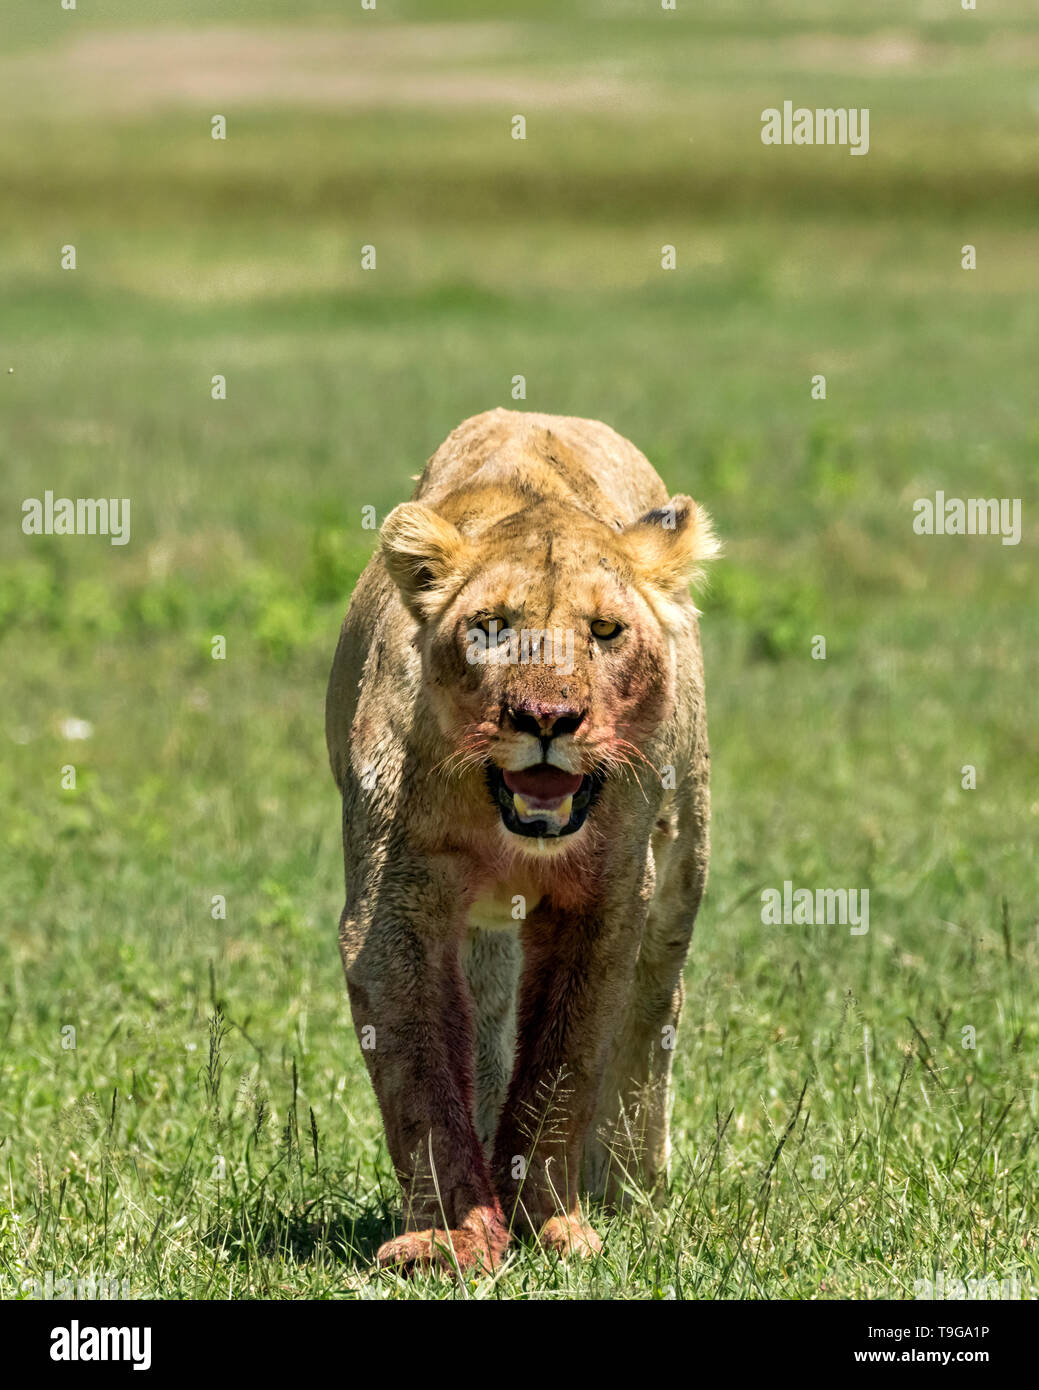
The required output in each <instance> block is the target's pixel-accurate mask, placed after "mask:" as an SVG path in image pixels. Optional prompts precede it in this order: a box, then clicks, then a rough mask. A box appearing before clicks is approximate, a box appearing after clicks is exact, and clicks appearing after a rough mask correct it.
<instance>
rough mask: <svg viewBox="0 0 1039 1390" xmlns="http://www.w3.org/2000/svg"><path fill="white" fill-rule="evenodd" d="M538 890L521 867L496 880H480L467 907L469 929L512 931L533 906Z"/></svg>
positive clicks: (539, 895) (534, 905) (537, 896)
mask: <svg viewBox="0 0 1039 1390" xmlns="http://www.w3.org/2000/svg"><path fill="white" fill-rule="evenodd" d="M541 897H542V893H541V890H540V888H538V887H537V886H536V884H535V883H534V880H533V878H532V877H531V876H530V875H528V874H524V873H523V872H522V871H517V872H514V873H512V874H511V875H510V876H509V877H508V878H507V879H505V880H503V881H501V882H497V883H485V884H482V885H481V886H480V888H479V890H478V891H477V896H476V897H475V899H474V900H473V903H472V905H471V906H470V908H469V915H468V918H467V922H468V927H469V930H470V931H515V930H516V928H517V927H519V926H520V924H521V923H522V922H523V919H524V918H525V917H527V916H529V914H530V913H531V912H533V910H534V908H535V907H537V905H538V903H539V902H540V901H541Z"/></svg>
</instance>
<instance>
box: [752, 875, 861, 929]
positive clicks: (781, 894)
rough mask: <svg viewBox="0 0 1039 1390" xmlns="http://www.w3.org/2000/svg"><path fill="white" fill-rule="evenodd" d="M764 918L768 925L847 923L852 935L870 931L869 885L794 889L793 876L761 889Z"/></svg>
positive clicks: (842, 924)
mask: <svg viewBox="0 0 1039 1390" xmlns="http://www.w3.org/2000/svg"><path fill="white" fill-rule="evenodd" d="M761 920H762V922H763V923H764V924H765V926H767V927H778V926H780V925H784V926H788V927H789V926H814V925H820V926H823V925H825V926H830V927H832V926H835V925H837V924H838V923H839V924H840V925H841V926H847V927H848V930H849V932H850V934H851V935H852V936H865V935H866V933H867V932H868V931H869V889H868V888H816V889H815V890H814V892H813V890H812V889H811V888H795V887H794V885H793V883H792V882H791V881H790V879H786V880H785V881H784V883H783V888H782V891H780V889H778V888H763V889H762V890H761Z"/></svg>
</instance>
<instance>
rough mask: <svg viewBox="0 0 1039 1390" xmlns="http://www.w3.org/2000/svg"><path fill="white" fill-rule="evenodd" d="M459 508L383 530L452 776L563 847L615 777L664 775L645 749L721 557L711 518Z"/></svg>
mask: <svg viewBox="0 0 1039 1390" xmlns="http://www.w3.org/2000/svg"><path fill="white" fill-rule="evenodd" d="M456 505H458V504H457V503H456ZM474 510H475V513H476V515H477V516H479V512H480V509H479V508H478V507H477V508H475V509H474ZM453 514H454V515H455V517H456V519H457V520H458V522H459V524H458V525H456V524H455V522H454V521H453V520H451V519H449V518H448V517H446V516H444V515H442V514H441V513H440V512H437V511H434V510H433V509H431V508H430V507H427V506H425V505H423V504H422V503H419V502H406V503H404V504H403V505H401V506H399V507H397V508H395V509H394V511H392V512H391V513H390V515H389V516H388V517H387V519H386V522H385V524H384V526H383V529H382V547H383V555H384V558H385V562H386V565H387V568H388V570H389V573H390V575H391V576H392V578H393V580H394V582H395V583H396V585H397V587H398V589H399V590H400V594H401V597H402V599H403V602H404V604H405V605H406V607H407V608H408V610H409V612H410V613H411V614H412V616H413V617H414V618H415V619H416V620H417V622H418V624H419V629H418V633H417V638H416V644H417V646H418V648H419V650H420V652H421V656H422V663H423V674H424V687H425V692H426V695H427V697H428V698H429V700H430V702H431V704H432V708H433V710H434V712H435V715H436V720H437V723H438V725H439V727H440V730H441V732H442V734H443V735H444V737H445V739H446V740H447V744H448V748H449V750H450V751H449V753H448V756H447V758H446V759H445V762H444V769H443V770H444V771H451V770H462V769H465V768H468V767H475V766H479V768H480V769H481V771H482V775H483V777H484V778H485V781H486V790H487V796H488V798H489V799H490V801H491V802H493V804H494V805H495V806H496V807H497V809H498V812H499V815H500V822H501V827H502V831H503V834H504V835H505V836H506V838H507V839H508V840H509V841H510V842H511V843H512V844H513V845H514V846H516V847H517V848H526V849H528V850H531V851H534V852H538V851H541V852H545V851H553V850H555V851H558V850H561V849H562V848H564V846H565V845H566V844H568V843H572V842H570V841H568V840H567V837H570V836H574V835H577V834H578V833H579V832H580V831H581V829H582V827H583V826H584V825H585V823H586V821H587V819H588V817H589V815H593V814H594V807H595V803H596V800H597V798H598V796H599V793H600V791H601V789H602V787H603V785H604V783H605V781H606V779H607V778H609V777H610V776H611V774H615V773H616V772H617V771H618V770H619V769H621V768H623V767H628V768H630V769H631V770H632V772H633V774H634V775H635V776H636V777H640V778H644V777H645V776H649V777H653V776H655V775H656V770H655V769H654V768H653V767H652V764H651V763H650V762H648V760H647V758H646V754H645V752H644V749H645V746H646V745H647V744H648V742H649V741H650V740H651V738H652V736H653V734H654V732H655V730H656V729H657V728H658V726H659V725H660V723H661V721H663V720H664V719H665V718H666V717H667V716H668V714H669V713H670V711H671V709H672V708H673V703H674V696H675V678H676V673H675V670H674V664H675V663H674V656H673V645H672V637H673V634H674V633H675V632H676V630H677V629H678V628H679V627H680V626H681V625H683V624H688V623H689V622H691V621H692V620H693V617H694V614H695V609H694V608H693V607H692V605H691V603H690V602H689V599H688V594H689V584H690V581H691V580H694V579H696V578H697V577H698V576H699V574H700V571H701V567H702V565H703V563H704V561H705V560H707V559H708V558H710V557H711V556H712V555H713V554H714V553H715V552H716V549H717V546H716V542H715V540H714V537H713V534H712V532H711V527H710V521H709V519H708V517H707V516H706V514H705V513H704V512H703V511H702V510H701V509H700V508H699V507H698V506H697V505H696V503H695V502H693V501H692V499H691V498H689V497H681V496H679V497H674V498H672V499H671V501H670V502H669V503H668V504H667V505H666V506H663V507H660V508H658V509H656V510H654V511H651V512H648V513H647V514H646V515H645V516H643V517H641V518H639V519H638V520H637V521H635V522H633V523H632V524H631V525H629V526H627V527H621V526H620V525H619V523H618V525H617V526H616V527H614V526H610V525H608V524H607V523H606V522H604V521H601V520H599V519H598V518H597V517H595V516H593V515H592V514H591V513H590V512H588V511H584V510H582V509H581V508H579V507H576V506H573V505H568V504H566V503H562V502H558V501H555V500H542V501H541V502H539V503H537V504H535V505H532V506H529V507H527V508H525V509H523V510H519V511H514V512H512V514H510V515H506V516H504V517H503V518H501V519H499V520H494V521H492V522H491V523H490V524H487V523H486V522H484V523H483V524H482V525H480V524H477V525H476V526H474V525H473V511H468V512H467V511H466V510H464V504H463V505H461V506H458V510H457V511H455V512H453Z"/></svg>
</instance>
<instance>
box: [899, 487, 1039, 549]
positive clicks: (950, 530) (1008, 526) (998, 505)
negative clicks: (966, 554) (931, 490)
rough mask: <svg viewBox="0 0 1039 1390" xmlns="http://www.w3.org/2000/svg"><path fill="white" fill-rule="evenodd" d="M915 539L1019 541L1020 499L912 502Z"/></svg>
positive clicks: (941, 497) (942, 497)
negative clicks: (927, 537)
mask: <svg viewBox="0 0 1039 1390" xmlns="http://www.w3.org/2000/svg"><path fill="white" fill-rule="evenodd" d="M913 530H914V531H915V532H916V534H917V535H918V536H1001V537H1002V540H1003V544H1004V545H1017V544H1018V543H1019V542H1020V540H1021V499H1020V497H967V498H963V497H946V495H945V493H944V492H936V493H935V494H934V500H933V501H932V500H931V498H930V497H918V498H917V499H916V501H915V502H914V503H913Z"/></svg>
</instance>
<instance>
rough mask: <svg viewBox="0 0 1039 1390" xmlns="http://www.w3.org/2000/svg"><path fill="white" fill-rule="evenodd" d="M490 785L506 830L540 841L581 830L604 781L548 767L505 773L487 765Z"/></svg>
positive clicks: (527, 768) (593, 776) (595, 777)
mask: <svg viewBox="0 0 1039 1390" xmlns="http://www.w3.org/2000/svg"><path fill="white" fill-rule="evenodd" d="M487 784H488V786H489V787H490V789H491V796H493V798H494V803H495V805H496V806H497V807H498V810H499V812H500V813H501V819H502V824H503V825H504V826H505V829H506V830H511V832H512V833H513V835H528V836H531V837H533V838H537V839H539V840H540V839H545V838H547V837H549V836H559V835H572V834H573V833H574V831H575V830H580V828H581V826H582V825H584V822H585V818H586V817H587V815H588V812H589V811H590V810H591V808H592V806H593V804H594V802H595V798H596V797H597V796H598V795H599V792H600V790H601V789H602V778H601V777H599V776H597V775H592V774H586V775H585V776H583V777H582V776H581V774H580V773H578V772H564V771H563V769H562V768H559V767H553V766H552V765H551V764H549V763H538V764H536V765H535V766H534V767H525V768H523V770H522V771H521V772H505V771H503V770H502V769H501V768H500V767H495V765H494V764H493V763H488V764H487Z"/></svg>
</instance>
